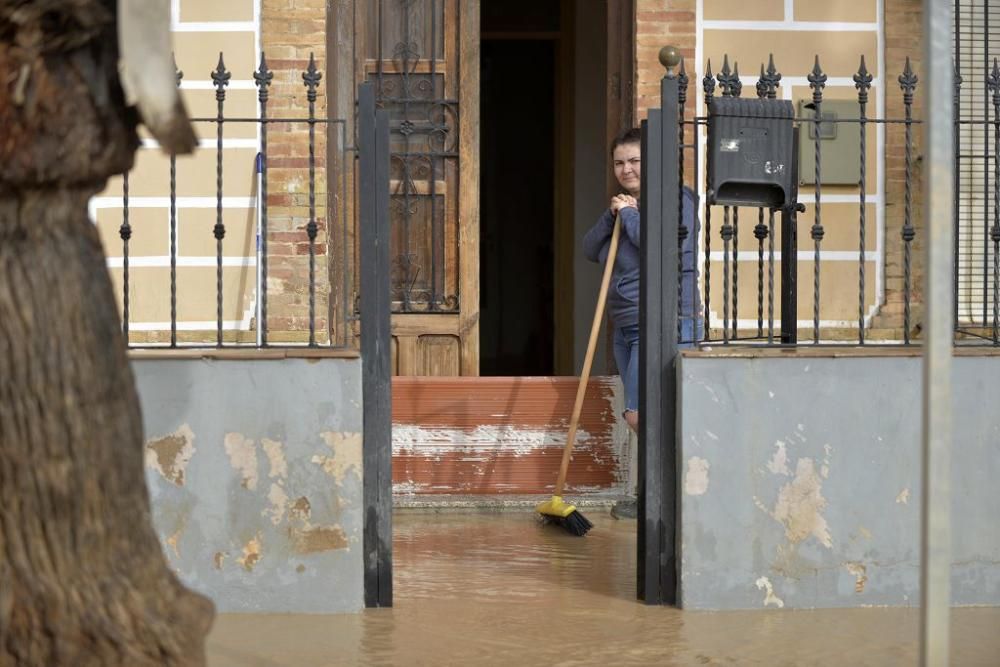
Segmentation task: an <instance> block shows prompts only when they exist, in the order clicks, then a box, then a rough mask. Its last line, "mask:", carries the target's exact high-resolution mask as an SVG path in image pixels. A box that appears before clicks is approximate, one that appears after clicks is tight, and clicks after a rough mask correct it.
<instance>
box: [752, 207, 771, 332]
mask: <svg viewBox="0 0 1000 667" xmlns="http://www.w3.org/2000/svg"><path fill="white" fill-rule="evenodd" d="M767 231H768V230H767V225H765V224H764V209H762V208H758V209H757V225H756V226H755V227H754V228H753V235H754V238H756V239H757V337H758V338H763V336H764V239H766V238H767Z"/></svg>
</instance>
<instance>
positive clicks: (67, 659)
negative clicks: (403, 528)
mask: <svg viewBox="0 0 1000 667" xmlns="http://www.w3.org/2000/svg"><path fill="white" fill-rule="evenodd" d="M116 64H117V46H116V37H115V24H114V0H104V1H99V0H70V1H67V2H56V1H55V0H36V1H35V2H32V3H24V2H19V1H17V0H0V666H4V667H5V666H6V665H74V666H75V665H129V666H132V665H182V664H183V665H188V664H194V665H197V664H203V663H204V638H205V635H206V634H207V632H208V629H209V626H210V625H211V620H212V615H213V610H212V604H211V602H209V601H208V600H207V599H206V598H204V597H202V596H201V595H198V594H196V593H192V592H191V591H189V590H187V589H186V588H184V586H183V585H182V584H181V583H180V582H179V581H178V580H177V578H176V577H175V576H174V574H173V573H172V572H171V571H170V570H169V569H168V567H167V563H166V561H165V559H164V556H163V552H162V550H161V547H160V543H159V540H158V539H157V536H156V533H155V532H154V530H153V527H152V523H151V517H150V503H149V495H148V492H147V490H146V485H145V476H144V469H143V458H142V439H143V438H142V421H141V416H140V413H139V403H138V397H137V395H136V392H135V382H134V379H133V376H132V372H131V369H130V367H129V364H128V360H127V358H126V354H125V346H124V341H123V339H122V335H121V328H120V322H119V318H118V312H117V309H116V306H115V302H114V294H113V291H112V287H111V281H110V279H109V276H108V272H107V268H106V264H105V259H104V255H103V252H102V249H101V246H100V241H99V238H98V235H97V232H96V228H95V227H94V225H93V224H92V223H91V222H90V220H89V219H88V217H87V200H88V198H89V197H90V196H92V195H93V194H95V193H96V192H98V191H99V190H100V189H101V188H102V187H103V184H104V183H105V181H106V179H107V177H108V176H109V175H111V174H113V173H120V172H121V171H123V170H125V169H127V168H129V167H130V165H131V160H132V154H133V152H134V149H135V146H136V143H137V140H136V135H135V121H134V114H132V113H131V112H130V111H129V110H128V109H126V107H125V104H124V99H123V95H122V92H121V89H120V87H119V84H118V75H117V69H116Z"/></svg>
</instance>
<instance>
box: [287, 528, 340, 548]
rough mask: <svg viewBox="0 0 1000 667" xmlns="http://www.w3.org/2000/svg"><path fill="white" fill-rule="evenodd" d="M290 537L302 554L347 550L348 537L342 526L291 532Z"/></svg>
mask: <svg viewBox="0 0 1000 667" xmlns="http://www.w3.org/2000/svg"><path fill="white" fill-rule="evenodd" d="M289 537H290V538H291V539H292V543H293V544H294V545H295V551H296V552H298V553H300V554H311V553H318V552H321V551H332V550H334V549H346V548H347V536H346V535H345V534H344V530H343V529H342V528H341V527H340V526H316V527H314V528H307V529H304V530H294V529H293V530H291V531H290V535H289Z"/></svg>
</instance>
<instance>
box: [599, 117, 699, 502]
mask: <svg viewBox="0 0 1000 667" xmlns="http://www.w3.org/2000/svg"><path fill="white" fill-rule="evenodd" d="M640 140H641V134H640V131H639V129H638V128H632V129H631V130H627V131H625V132H623V133H622V134H620V135H619V136H618V137H616V138H615V140H614V141H613V142H612V144H611V162H612V169H613V170H614V174H615V178H616V179H617V180H618V184H619V185H620V186H621V187H622V190H624V192H622V193H621V194H618V195H615V196H614V197H612V198H611V203H610V205H609V206H608V209H607V210H606V211H605V212H604V214H603V215H602V216H601V218H600V219H599V220H598V221H597V224H596V225H594V226H593V228H591V230H590V231H589V232H587V234H586V235H585V236H584V237H583V251H584V254H585V255H586V256H587V259H589V260H591V261H592V262H600V263H602V264H603V263H604V262H605V260H606V259H607V257H608V250H609V249H610V247H611V234H612V232H613V231H614V225H615V216H616V215H620V216H621V221H622V233H621V235H620V236H619V241H618V254H617V256H616V258H615V266H614V270H613V272H612V275H611V285H610V287H609V288H608V297H607V308H608V313H609V315H610V316H611V322H612V324H613V325H614V350H615V362H616V363H617V364H618V373H619V374H620V375H621V378H622V385H623V386H624V388H625V412H624V415H623V416H624V418H625V422H626V423H627V424H628V425H629V427H630V428H631V429H632V430H633V431H635V432H637V433H638V431H639V256H640V255H639V234H640V224H639V223H640V217H639V194H640V190H641V180H640V178H641V174H642V159H641V155H640ZM682 197H683V224H684V225H685V226H686V227H687V229H688V235H687V237H686V238H685V241H684V246H683V248H682V249H681V262H682V263H681V267H682V272H681V284H682V287H683V288H682V290H681V300H680V308H679V315H680V319H681V339H680V344H681V346H682V347H686V346H689V345H690V344H691V343H693V342H694V340H695V338H696V336H695V330H696V329H697V337H698V338H700V336H701V330H702V325H701V317H700V316H697V317H696V316H695V315H694V313H695V312H696V307H695V305H696V303H697V293H696V292H697V270H696V268H695V248H696V247H697V239H698V228H697V220H696V219H695V216H694V193H693V192H692V191H691V190H690V189H689V188H687V187H685V188H684V189H683V193H682ZM612 514H614V515H615V516H628V517H634V516H635V503H634V501H631V502H629V503H627V507H626V505H625V504H618V505H616V506H615V508H614V509H613V510H612Z"/></svg>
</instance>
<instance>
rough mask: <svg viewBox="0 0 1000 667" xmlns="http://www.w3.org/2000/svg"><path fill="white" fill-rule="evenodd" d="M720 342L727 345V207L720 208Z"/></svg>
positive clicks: (729, 231) (729, 238)
mask: <svg viewBox="0 0 1000 667" xmlns="http://www.w3.org/2000/svg"><path fill="white" fill-rule="evenodd" d="M721 234H722V342H723V343H724V344H726V345H728V344H729V243H730V241H732V240H733V226H732V225H730V224H729V207H728V206H723V207H722V231H721Z"/></svg>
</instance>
